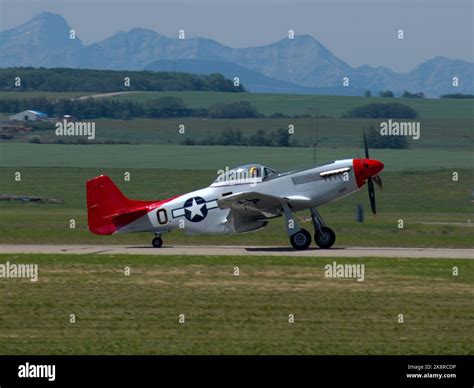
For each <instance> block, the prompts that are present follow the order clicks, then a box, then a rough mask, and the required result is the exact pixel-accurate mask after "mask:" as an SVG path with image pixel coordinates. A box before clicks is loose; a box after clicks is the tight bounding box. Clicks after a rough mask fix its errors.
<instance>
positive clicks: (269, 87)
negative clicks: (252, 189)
mask: <svg viewBox="0 0 474 388" xmlns="http://www.w3.org/2000/svg"><path fill="white" fill-rule="evenodd" d="M70 29H71V27H70V26H69V25H68V23H67V21H66V20H65V19H64V18H63V17H62V16H61V15H58V14H54V13H51V12H43V13H41V14H39V15H38V16H36V17H34V18H32V19H31V20H29V21H27V22H26V23H24V24H22V25H20V26H18V27H15V28H12V29H10V30H6V31H1V32H0V67H19V66H32V67H48V68H54V67H71V68H90V69H109V70H143V69H146V70H153V71H184V72H192V73H198V74H211V73H215V72H219V73H221V74H223V75H224V76H225V77H227V78H231V79H233V78H234V77H239V80H240V82H242V84H243V85H244V86H245V88H246V89H247V90H249V91H252V92H268V93H301V94H340V95H361V94H362V93H363V92H364V91H365V90H370V91H372V92H373V93H378V91H380V90H392V91H394V92H395V93H400V92H402V91H403V90H405V89H406V90H409V91H411V92H424V93H425V95H427V96H433V97H437V96H439V95H441V94H446V93H469V94H474V80H473V74H474V64H473V63H471V62H467V61H462V60H453V59H448V58H444V57H441V56H439V57H435V58H432V59H430V60H428V61H426V62H424V63H422V64H420V65H419V66H417V67H416V68H415V69H413V70H412V71H410V72H407V73H397V72H394V71H392V70H391V69H389V68H387V67H372V66H368V65H364V66H360V67H352V66H350V65H349V64H347V63H346V62H344V61H342V60H341V59H339V58H338V57H336V56H335V55H334V54H333V53H332V52H331V51H329V50H328V49H327V48H326V47H324V46H323V45H322V44H321V43H320V42H318V41H317V40H316V39H315V38H314V37H312V36H310V35H297V36H295V38H294V39H288V38H285V39H282V40H280V41H277V42H274V43H271V44H268V45H264V46H258V47H248V48H231V47H228V46H225V45H223V44H220V43H219V42H217V41H215V40H212V39H206V38H186V39H177V38H176V39H175V38H169V37H166V36H163V35H161V34H159V33H157V32H155V31H151V30H147V29H143V28H133V29H131V30H129V31H126V32H124V31H121V32H118V33H116V34H114V35H113V36H111V37H109V38H107V39H104V40H102V41H99V42H96V43H93V44H90V45H85V44H83V43H82V41H81V40H80V38H79V37H76V38H75V39H70V37H69V33H70ZM344 77H348V79H349V86H343V78H344ZM453 77H457V78H458V80H459V86H458V87H453V86H452V80H453Z"/></svg>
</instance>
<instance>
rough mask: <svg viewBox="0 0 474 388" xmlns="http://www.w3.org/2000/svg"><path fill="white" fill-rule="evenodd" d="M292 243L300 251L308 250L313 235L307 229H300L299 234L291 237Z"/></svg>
mask: <svg viewBox="0 0 474 388" xmlns="http://www.w3.org/2000/svg"><path fill="white" fill-rule="evenodd" d="M290 243H291V245H292V246H293V248H295V249H297V250H299V251H303V250H305V249H308V247H309V246H310V244H311V234H310V233H309V232H308V231H307V230H306V229H300V230H299V232H296V233H295V234H293V235H291V236H290Z"/></svg>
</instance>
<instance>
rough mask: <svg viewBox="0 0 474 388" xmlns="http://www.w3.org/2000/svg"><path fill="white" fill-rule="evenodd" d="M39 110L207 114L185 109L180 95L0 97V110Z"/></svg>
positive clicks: (92, 114) (85, 114)
mask: <svg viewBox="0 0 474 388" xmlns="http://www.w3.org/2000/svg"><path fill="white" fill-rule="evenodd" d="M28 109H33V110H39V111H41V112H44V113H47V114H48V115H49V116H58V117H59V116H63V115H71V116H73V117H76V118H80V119H90V118H99V117H107V118H114V119H123V120H127V119H130V118H132V117H164V118H166V117H189V116H206V115H207V111H206V110H205V109H204V110H202V109H191V108H188V107H187V106H186V105H185V104H184V102H183V100H182V99H181V98H177V97H161V98H157V99H154V100H150V101H147V102H144V103H138V102H134V101H129V100H123V101H122V100H114V99H108V98H101V99H94V98H87V99H84V100H67V99H61V100H56V101H53V100H49V99H47V98H44V97H35V98H29V99H0V112H4V113H17V112H21V111H23V110H28Z"/></svg>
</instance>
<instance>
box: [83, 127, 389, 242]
mask: <svg viewBox="0 0 474 388" xmlns="http://www.w3.org/2000/svg"><path fill="white" fill-rule="evenodd" d="M364 140H365V136H364ZM383 167H384V165H383V163H381V162H379V161H377V160H373V159H370V158H369V153H368V149H367V141H366V140H365V159H361V158H359V159H344V160H337V161H335V162H332V163H329V164H326V165H323V166H319V167H312V168H306V169H300V170H296V171H291V172H285V173H278V172H277V171H275V170H272V169H271V168H268V167H265V166H262V165H259V164H248V165H244V166H241V167H237V168H235V169H231V170H227V171H221V172H220V173H219V176H218V178H217V179H216V180H215V181H214V182H213V183H212V184H211V185H210V186H209V187H206V188H204V189H200V190H197V191H192V192H190V193H187V194H183V195H179V196H176V197H172V198H169V199H165V200H157V201H138V200H134V199H128V198H126V197H125V196H124V195H123V194H122V193H121V192H120V190H119V189H118V188H117V186H115V184H114V183H113V182H112V180H111V179H110V178H109V177H107V176H104V175H101V176H99V177H96V178H93V179H91V180H89V181H87V184H86V187H87V212H88V224H89V230H90V231H91V232H93V233H95V234H102V235H109V234H114V233H129V232H153V233H154V234H155V238H154V239H153V241H152V244H153V246H154V247H155V248H160V247H161V246H162V245H163V240H162V238H161V236H162V234H163V233H165V232H170V231H171V230H173V229H183V230H184V231H185V232H188V233H193V234H205V233H209V234H221V235H227V234H233V233H243V232H250V231H254V230H258V229H261V228H264V227H265V226H266V225H267V224H268V221H269V220H270V219H272V218H275V217H279V216H284V217H285V220H286V222H285V225H286V231H287V234H288V237H289V239H290V242H291V245H292V246H293V247H294V248H295V249H298V250H303V249H307V248H308V247H309V246H310V244H311V235H310V233H309V232H308V231H307V230H305V229H302V228H300V227H299V225H298V222H297V220H296V219H295V217H294V213H295V212H297V211H300V210H305V209H310V211H311V219H312V223H313V226H314V240H315V242H316V245H318V246H319V247H320V248H330V247H331V246H332V245H333V244H334V242H335V240H336V235H335V233H334V231H333V230H332V229H330V228H329V227H327V226H326V224H325V223H324V221H323V219H322V218H321V216H320V214H319V212H318V211H317V208H318V207H319V206H321V205H323V204H326V203H329V202H332V201H335V200H337V199H340V198H343V197H345V196H347V195H349V194H351V193H353V192H355V191H357V190H359V189H360V188H361V187H362V186H363V185H364V184H365V183H366V182H367V186H368V190H369V197H370V203H371V207H372V212H373V213H374V214H375V213H376V207H375V191H374V184H373V182H374V181H375V183H376V184H378V185H379V186H380V187H381V186H382V181H381V179H380V177H379V176H378V173H379V172H380V171H382V169H383Z"/></svg>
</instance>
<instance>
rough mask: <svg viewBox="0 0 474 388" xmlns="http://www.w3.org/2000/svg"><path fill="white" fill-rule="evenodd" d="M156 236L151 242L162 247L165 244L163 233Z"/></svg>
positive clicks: (157, 246)
mask: <svg viewBox="0 0 474 388" xmlns="http://www.w3.org/2000/svg"><path fill="white" fill-rule="evenodd" d="M155 236H156V237H155V238H154V239H153V240H152V241H151V244H152V245H153V247H154V248H161V247H162V246H163V239H162V238H161V234H156V235H155Z"/></svg>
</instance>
